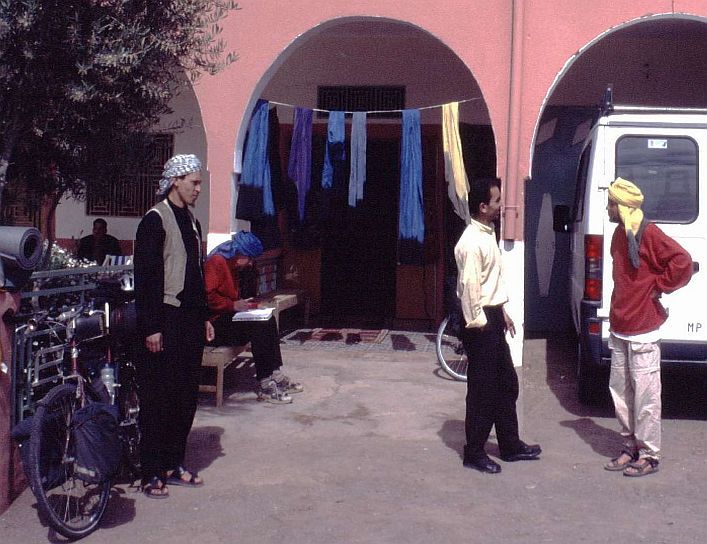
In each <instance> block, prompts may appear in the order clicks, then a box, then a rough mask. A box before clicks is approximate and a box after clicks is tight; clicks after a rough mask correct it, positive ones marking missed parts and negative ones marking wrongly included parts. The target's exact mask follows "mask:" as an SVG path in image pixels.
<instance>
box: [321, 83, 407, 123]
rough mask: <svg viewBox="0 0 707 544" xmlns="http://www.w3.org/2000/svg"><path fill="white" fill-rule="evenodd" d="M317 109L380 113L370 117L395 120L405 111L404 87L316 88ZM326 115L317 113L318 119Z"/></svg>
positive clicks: (344, 86) (337, 86) (340, 86)
mask: <svg viewBox="0 0 707 544" xmlns="http://www.w3.org/2000/svg"><path fill="white" fill-rule="evenodd" d="M317 108H318V109H321V110H329V111H380V112H384V113H375V114H369V116H370V117H379V118H383V119H396V118H399V117H400V116H401V114H400V113H399V112H394V111H390V110H402V109H405V87H402V86H394V85H379V86H357V87H355V86H350V85H335V86H321V87H317ZM326 116H327V114H326V113H323V112H318V117H326Z"/></svg>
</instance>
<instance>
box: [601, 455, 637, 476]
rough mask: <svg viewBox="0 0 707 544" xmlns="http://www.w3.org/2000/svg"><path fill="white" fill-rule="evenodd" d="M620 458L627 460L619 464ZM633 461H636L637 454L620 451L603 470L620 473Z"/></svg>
mask: <svg viewBox="0 0 707 544" xmlns="http://www.w3.org/2000/svg"><path fill="white" fill-rule="evenodd" d="M622 457H628V460H626V461H624V462H620V459H621V458H622ZM635 461H638V454H637V453H632V452H630V451H629V450H622V451H621V453H620V454H619V456H618V457H614V458H613V459H612V460H611V461H609V462H608V463H607V464H605V465H604V470H609V471H611V472H620V471H622V470H624V469H625V468H626V467H627V466H629V465H630V464H631V463H633V462H635Z"/></svg>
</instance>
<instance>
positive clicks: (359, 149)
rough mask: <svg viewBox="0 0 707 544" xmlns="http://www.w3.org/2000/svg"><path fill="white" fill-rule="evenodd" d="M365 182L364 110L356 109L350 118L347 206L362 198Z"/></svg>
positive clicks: (353, 204)
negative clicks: (349, 164) (349, 165)
mask: <svg viewBox="0 0 707 544" xmlns="http://www.w3.org/2000/svg"><path fill="white" fill-rule="evenodd" d="M365 183H366V112H365V111H357V112H354V114H353V119H352V120H351V173H350V174H349V206H351V207H352V208H355V207H356V204H358V203H359V202H360V201H361V200H363V185H364V184H365Z"/></svg>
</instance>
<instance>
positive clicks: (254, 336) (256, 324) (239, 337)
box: [213, 314, 282, 380]
mask: <svg viewBox="0 0 707 544" xmlns="http://www.w3.org/2000/svg"><path fill="white" fill-rule="evenodd" d="M232 317H233V314H224V315H221V316H219V317H218V318H217V319H216V320H215V321H214V330H215V332H216V338H215V339H214V341H213V345H216V346H234V345H243V344H245V343H247V342H250V347H251V350H252V352H253V361H254V363H255V375H256V377H257V378H258V379H259V380H262V379H264V378H267V377H268V376H270V375H271V374H272V373H273V371H274V370H277V369H278V368H280V367H281V366H282V354H281V353H280V334H279V333H278V330H277V321H275V316H273V317H271V318H270V319H268V320H267V321H232V320H231V318H232Z"/></svg>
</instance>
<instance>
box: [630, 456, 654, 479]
mask: <svg viewBox="0 0 707 544" xmlns="http://www.w3.org/2000/svg"><path fill="white" fill-rule="evenodd" d="M655 472H658V459H652V458H650V457H644V458H643V459H639V460H638V461H636V462H635V463H630V464H629V465H628V466H627V467H626V469H625V470H624V476H630V477H632V478H633V477H638V476H648V475H649V474H653V473H655Z"/></svg>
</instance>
